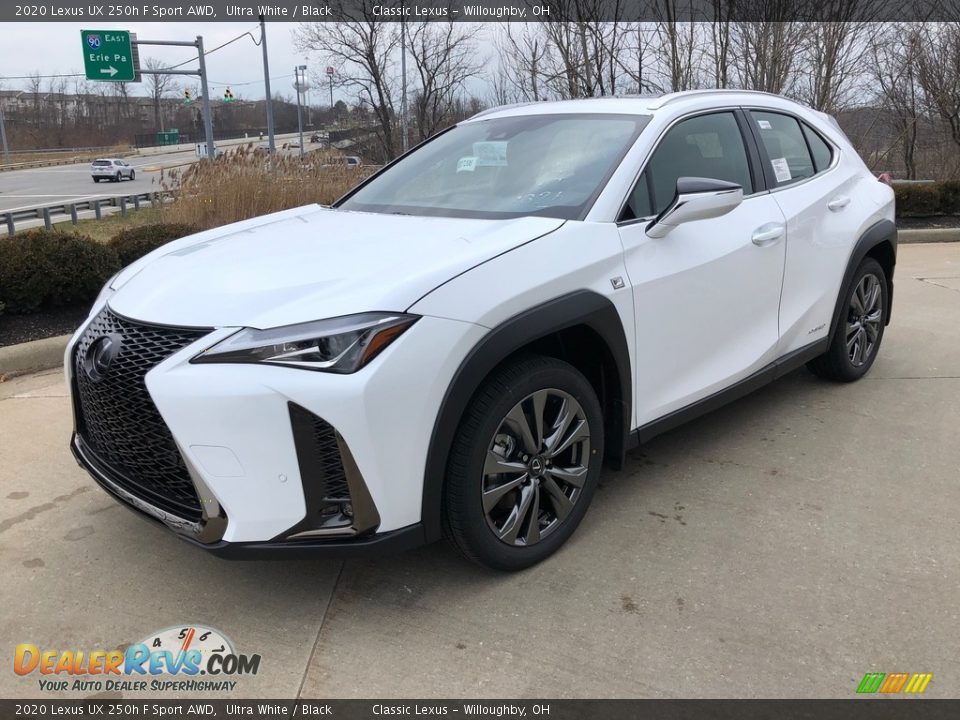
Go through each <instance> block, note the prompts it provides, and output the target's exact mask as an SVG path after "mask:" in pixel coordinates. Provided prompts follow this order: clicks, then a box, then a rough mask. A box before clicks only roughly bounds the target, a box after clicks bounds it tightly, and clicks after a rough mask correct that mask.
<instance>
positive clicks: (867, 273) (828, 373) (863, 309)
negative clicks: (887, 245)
mask: <svg viewBox="0 0 960 720" xmlns="http://www.w3.org/2000/svg"><path fill="white" fill-rule="evenodd" d="M887 294H888V291H887V275H886V273H885V272H884V271H883V266H881V265H880V263H878V262H877V261H876V260H874V259H873V258H866V259H865V260H864V261H863V262H862V263H860V267H858V268H857V272H856V273H854V276H853V282H852V283H851V284H850V288H849V290H848V291H847V297H846V298H845V303H844V311H843V314H842V315H841V316H840V322H839V323H838V325H837V329H836V330H835V331H834V333H833V339H832V340H831V342H830V347H829V348H828V349H827V351H826V352H825V353H824V354H823V355H821V356H820V357H818V358H815V359H813V360H811V361H810V362H809V363H807V367H808V368H809V369H810V370H811V371H812V372H813V373H814V374H816V375H819V376H820V377H822V378H826V379H828V380H838V381H840V382H852V381H854V380H859V379H860V378H862V377H863V376H864V375H866V374H867V371H868V370H870V367H871V366H872V365H873V361H874V360H875V359H876V357H877V351H879V349H880V341H881V340H883V331H884V327H885V320H886V309H887Z"/></svg>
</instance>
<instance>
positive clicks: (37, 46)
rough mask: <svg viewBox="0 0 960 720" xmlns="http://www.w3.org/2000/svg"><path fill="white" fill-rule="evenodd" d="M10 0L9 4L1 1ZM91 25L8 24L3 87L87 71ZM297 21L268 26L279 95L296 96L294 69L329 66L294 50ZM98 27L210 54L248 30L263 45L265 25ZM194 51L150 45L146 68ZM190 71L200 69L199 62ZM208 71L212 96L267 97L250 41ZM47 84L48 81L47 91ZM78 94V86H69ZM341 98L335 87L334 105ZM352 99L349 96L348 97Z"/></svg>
mask: <svg viewBox="0 0 960 720" xmlns="http://www.w3.org/2000/svg"><path fill="white" fill-rule="evenodd" d="M0 1H5V0H0ZM88 26H90V23H60V22H57V23H53V22H49V23H16V24H13V23H11V24H9V25H7V26H6V28H4V29H5V31H6V32H5V33H4V38H3V52H2V54H0V87H2V88H3V89H17V88H20V89H23V88H25V87H26V81H25V80H13V79H7V78H11V77H13V76H20V75H28V74H30V73H33V72H40V74H42V75H51V74H59V73H74V72H79V73H82V72H83V51H82V48H81V43H80V30H81V29H82V28H85V27H88ZM296 27H297V23H270V22H268V23H267V47H268V49H269V53H270V78H271V79H270V82H271V89H272V90H273V92H274V94H276V93H281V94H283V95H286V96H293V95H294V93H295V91H294V89H293V68H294V66H295V65H298V64H302V63H304V62H306V63H307V64H308V65H309V66H310V68H311V70H316V71H319V72H322V71H323V69H324V67H325V65H324V64H323V63H322V60H321V59H320V58H312V59H310V58H305V57H304V55H303V53H298V52H297V51H296V49H295V48H294V46H293V40H292V38H291V35H292V32H293V30H294V28H296ZM95 29H98V30H100V29H103V30H111V29H126V30H131V31H133V32H136V33H137V37H138V39H141V40H193V39H194V38H195V37H196V36H197V35H198V34H199V35H203V44H204V46H205V48H206V50H207V51H208V52H209V51H210V50H211V49H213V48H215V47H216V46H218V45H220V44H221V43H224V42H226V41H228V40H230V39H231V38H234V37H236V36H237V35H240V34H242V33H244V32H246V31H250V32H251V34H252V35H253V36H254V38H256V40H258V41H259V39H260V27H259V25H258V24H257V23H256V22H251V23H250V24H249V25H245V24H244V23H239V22H230V23H216V22H209V23H171V22H164V23H139V24H137V23H131V22H126V23H109V22H102V23H101V22H98V23H96V28H95ZM191 52H192V48H177V47H146V46H141V48H140V62H141V65H143V64H144V63H145V61H146V59H147V58H148V57H154V58H157V59H159V60H163V61H169V62H170V64H171V65H173V64H176V63H179V62H182V61H184V60H189V59H190V58H191V57H194V56H193V55H191V54H190V53H191ZM185 67H194V68H195V67H196V64H193V65H188V66H185ZM207 71H208V73H209V79H210V84H211V95H220V94H222V92H223V89H224V88H226V87H227V86H229V87H230V88H231V90H233V94H234V96H236V97H238V98H240V97H246V98H251V99H255V98H262V97H263V95H264V92H263V61H262V58H261V52H260V48H259V47H258V46H257V45H255V44H254V42H253V40H252V39H251V38H249V37H245V38H242V39H240V40H237V41H236V42H235V43H232V44H231V45H228V46H227V47H225V48H223V49H222V50H219V51H218V52H215V53H213V54H211V55H210V56H209V57H208V58H207ZM178 82H179V83H180V85H193V84H196V83H198V79H197V78H192V77H183V78H179V79H178ZM46 83H47V81H46V80H45V81H44V87H46ZM68 88H69V89H70V90H71V91H72V83H71V84H70V85H68ZM145 93H146V87H145V83H141V88H140V90H139V94H145ZM328 94H329V90H328V89H327V85H326V84H325V83H324V85H323V94H322V95H321V96H318V97H316V98H311V101H312V102H314V103H316V104H323V105H326V104H327V103H328V102H329V100H328ZM338 99H340V94H339V93H338V91H337V89H336V88H335V89H334V101H336V100H338ZM344 99H348V98H344Z"/></svg>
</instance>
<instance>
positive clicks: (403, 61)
mask: <svg viewBox="0 0 960 720" xmlns="http://www.w3.org/2000/svg"><path fill="white" fill-rule="evenodd" d="M400 75H401V77H402V78H403V80H402V82H401V84H400V132H401V133H403V143H402V147H403V152H407V24H406V23H405V22H404V21H403V16H402V15H401V16H400Z"/></svg>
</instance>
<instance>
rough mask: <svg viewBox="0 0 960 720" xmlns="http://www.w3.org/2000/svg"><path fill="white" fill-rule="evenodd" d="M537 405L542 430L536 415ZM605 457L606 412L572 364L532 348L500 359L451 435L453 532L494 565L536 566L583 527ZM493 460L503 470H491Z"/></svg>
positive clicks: (448, 507) (469, 551) (446, 512)
mask: <svg viewBox="0 0 960 720" xmlns="http://www.w3.org/2000/svg"><path fill="white" fill-rule="evenodd" d="M538 409H539V416H540V417H541V418H542V420H541V424H540V427H541V428H542V429H541V431H539V433H538V430H537V424H536V423H535V422H534V423H531V422H530V420H531V418H532V417H533V415H534V413H536V411H537V410H538ZM518 420H519V421H520V422H517V421H518ZM564 420H566V422H563V421H564ZM520 423H524V424H525V427H526V433H524V430H523V428H522V426H521V424H520ZM538 434H539V435H540V436H541V437H540V438H539V440H540V441H539V443H538V437H537V435H538ZM531 447H537V450H538V452H537V453H536V454H534V453H532V452H530V451H529V450H530V448H531ZM602 458H603V412H602V411H601V408H600V403H599V401H598V400H597V396H596V394H595V393H594V390H593V388H592V387H591V385H590V383H589V382H588V381H587V379H586V378H585V377H584V376H583V375H582V374H581V373H580V372H579V371H578V370H577V369H576V368H574V367H573V366H572V365H570V364H568V363H565V362H563V361H561V360H556V359H554V358H548V357H542V356H536V355H535V356H529V357H526V358H523V359H520V360H517V361H515V362H512V363H510V364H508V365H506V366H504V367H503V368H501V369H499V370H497V371H496V372H495V373H494V374H492V375H491V376H490V377H489V378H488V379H487V380H486V381H484V383H483V385H482V386H481V387H480V389H479V390H478V391H477V393H476V394H475V395H474V397H473V399H472V400H471V402H470V405H469V406H468V408H467V411H466V412H465V414H464V417H463V419H462V420H461V422H460V427H459V428H458V430H457V434H456V436H455V437H454V441H453V446H452V447H451V450H450V459H449V462H448V464H447V475H446V481H445V484H444V491H443V520H444V531H445V534H446V536H447V539H448V540H450V541H451V542H452V543H453V545H454V546H455V547H457V549H458V550H460V552H461V553H463V555H464V556H466V557H467V558H468V559H470V560H472V561H474V562H476V563H479V564H481V565H485V566H486V567H489V568H493V569H496V570H521V569H523V568H526V567H530V566H531V565H535V564H536V563H538V562H540V561H541V560H544V559H545V558H547V557H549V556H550V555H551V554H553V553H554V552H555V551H556V550H557V549H558V548H559V547H560V546H561V545H563V543H564V542H566V541H567V539H568V538H569V537H570V536H571V535H572V534H573V532H574V530H576V529H577V525H579V524H580V521H581V520H582V519H583V516H584V515H585V514H586V512H587V508H588V506H589V505H590V500H591V499H592V497H593V493H594V491H595V490H596V486H597V482H598V481H599V477H600V466H601V462H602ZM497 468H503V469H504V472H499V473H498V472H489V470H492V469H493V470H495V469H497ZM485 488H486V493H487V494H486V500H485V497H484V492H485ZM504 488H506V490H505V489H504ZM557 493H560V494H562V496H563V498H564V499H561V498H560V497H559V496H558V495H557ZM485 505H486V507H485ZM524 508H526V509H524ZM534 508H536V512H533V509H534ZM517 518H519V519H517Z"/></svg>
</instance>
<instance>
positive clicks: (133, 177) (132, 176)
mask: <svg viewBox="0 0 960 720" xmlns="http://www.w3.org/2000/svg"><path fill="white" fill-rule="evenodd" d="M136 178H137V173H136V172H134V171H133V170H131V171H130V179H131V180H136Z"/></svg>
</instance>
